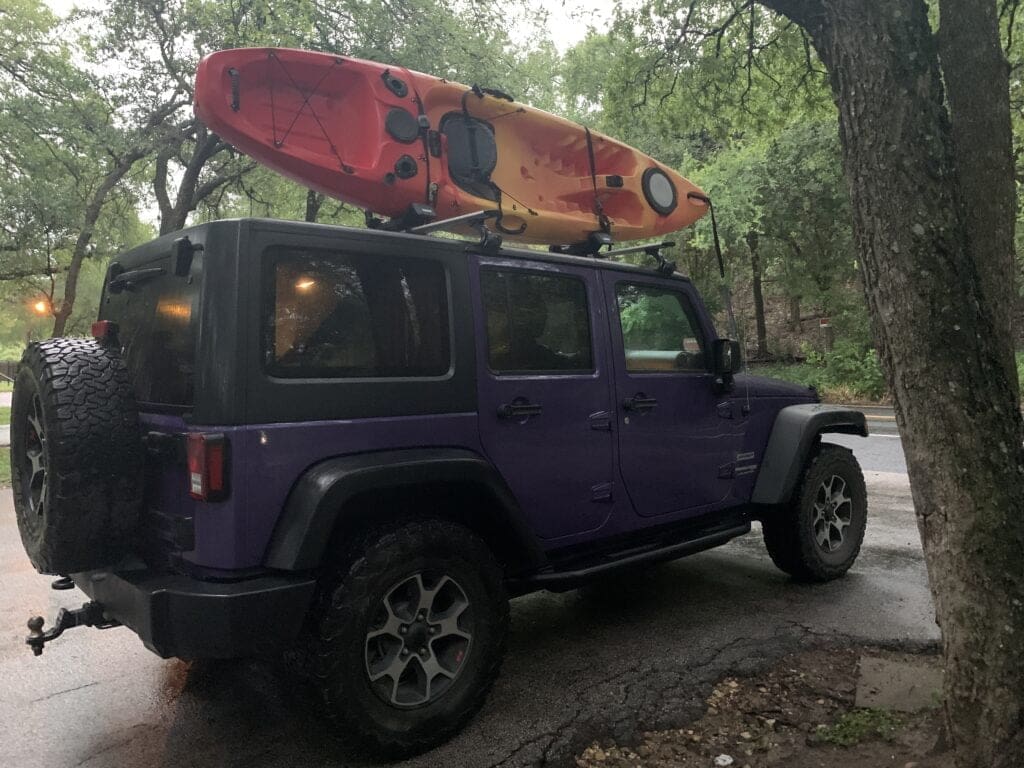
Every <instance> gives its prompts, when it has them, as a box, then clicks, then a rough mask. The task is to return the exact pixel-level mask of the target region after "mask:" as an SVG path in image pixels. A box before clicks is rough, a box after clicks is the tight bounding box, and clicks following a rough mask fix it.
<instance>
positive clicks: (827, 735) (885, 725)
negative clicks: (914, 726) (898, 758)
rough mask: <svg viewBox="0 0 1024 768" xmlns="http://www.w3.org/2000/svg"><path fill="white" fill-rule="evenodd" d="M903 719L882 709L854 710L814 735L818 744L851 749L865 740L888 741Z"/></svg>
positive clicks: (819, 729) (824, 726) (820, 728)
mask: <svg viewBox="0 0 1024 768" xmlns="http://www.w3.org/2000/svg"><path fill="white" fill-rule="evenodd" d="M902 725H903V719H902V718H901V717H900V716H899V715H897V714H895V713H893V712H889V711H888V710H884V709H855V710H853V711H852V712H847V713H846V714H844V715H843V716H842V717H840V718H839V721H838V722H837V723H835V725H823V726H820V727H819V728H818V730H817V731H816V732H815V733H814V740H815V741H817V742H819V743H825V744H835V745H836V746H840V747H852V746H853V745H854V744H859V743H860V742H862V741H865V740H866V739H884V740H885V741H889V740H890V739H892V738H893V736H895V735H896V733H897V731H899V729H900V728H901V727H902Z"/></svg>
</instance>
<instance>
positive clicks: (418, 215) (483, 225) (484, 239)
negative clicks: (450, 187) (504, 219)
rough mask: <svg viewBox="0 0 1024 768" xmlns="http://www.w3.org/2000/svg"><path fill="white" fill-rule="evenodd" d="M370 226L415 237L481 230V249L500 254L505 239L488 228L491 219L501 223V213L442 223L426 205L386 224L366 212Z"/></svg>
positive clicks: (479, 213) (475, 214)
mask: <svg viewBox="0 0 1024 768" xmlns="http://www.w3.org/2000/svg"><path fill="white" fill-rule="evenodd" d="M365 214H366V226H367V227H369V228H370V229H382V230H385V231H389V232H408V233H409V234H413V235H429V234H430V233H432V232H442V231H452V230H457V229H473V228H475V229H477V230H479V232H480V242H479V246H480V248H481V249H483V250H485V251H496V250H498V249H499V248H501V242H502V238H501V235H499V234H497V233H496V232H492V231H491V230H489V229H488V228H487V222H488V221H489V220H490V219H498V218H500V216H501V214H500V212H499V211H494V210H492V211H474V212H473V213H464V214H462V215H461V216H452V217H451V218H448V219H438V220H435V219H436V217H437V213H436V212H435V211H434V209H433V207H431V206H429V205H425V204H423V203H412V204H411V205H410V206H409V207H408V208H407V209H406V211H405V213H403V214H402V215H401V216H395V217H394V218H391V219H388V220H387V221H383V220H381V219H378V218H377V217H376V216H374V215H373V213H372V212H371V211H365Z"/></svg>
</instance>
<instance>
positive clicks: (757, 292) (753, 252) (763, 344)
mask: <svg viewBox="0 0 1024 768" xmlns="http://www.w3.org/2000/svg"><path fill="white" fill-rule="evenodd" d="M746 240H747V247H748V248H749V249H750V273H751V284H752V286H753V291H754V325H755V326H756V328H757V357H758V359H759V360H763V359H765V358H766V357H768V328H767V325H766V324H765V320H764V291H763V290H762V286H761V277H762V274H761V272H762V270H761V253H760V251H758V250H757V233H756V232H748V233H747V237H746Z"/></svg>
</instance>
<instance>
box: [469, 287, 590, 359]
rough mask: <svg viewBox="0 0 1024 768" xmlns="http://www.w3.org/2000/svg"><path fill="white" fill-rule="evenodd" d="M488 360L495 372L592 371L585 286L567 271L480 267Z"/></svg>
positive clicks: (588, 314)
mask: <svg viewBox="0 0 1024 768" xmlns="http://www.w3.org/2000/svg"><path fill="white" fill-rule="evenodd" d="M480 280H481V287H482V293H483V304H484V315H485V317H486V322H487V363H488V366H489V367H490V369H491V371H493V372H494V373H555V374H557V373H590V372H592V371H593V370H594V361H593V354H592V351H591V342H590V313H589V310H588V308H587V289H586V286H585V285H584V283H583V281H582V280H579V279H577V278H575V277H567V276H564V275H548V274H540V273H535V272H520V271H504V270H497V269H487V270H484V271H483V272H481V276H480Z"/></svg>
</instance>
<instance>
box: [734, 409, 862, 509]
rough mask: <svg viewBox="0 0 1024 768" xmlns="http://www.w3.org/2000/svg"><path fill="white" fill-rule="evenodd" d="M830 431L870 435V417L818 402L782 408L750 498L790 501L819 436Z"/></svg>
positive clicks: (754, 501)
mask: <svg viewBox="0 0 1024 768" xmlns="http://www.w3.org/2000/svg"><path fill="white" fill-rule="evenodd" d="M827 432H840V433H844V434H848V435H860V436H861V437H867V436H868V426H867V419H866V418H865V417H864V414H863V413H861V412H860V411H857V410H854V409H853V408H846V407H843V406H837V405H821V404H818V403H808V404H805V405H790V406H787V407H785V408H783V409H782V410H780V411H779V413H778V415H777V416H776V417H775V423H774V424H773V425H772V432H771V435H770V436H769V438H768V445H767V446H766V447H765V450H764V456H763V458H762V460H761V468H760V471H759V472H758V475H757V481H756V482H755V483H754V492H753V495H752V496H751V498H750V500H751V501H752V502H753V503H754V504H769V505H771V504H783V503H785V502H786V501H788V500H789V498H790V496H792V494H793V489H794V488H796V484H797V482H798V481H799V479H800V473H801V472H802V471H803V468H804V467H805V466H806V464H807V459H808V458H809V457H810V455H811V451H812V450H813V449H814V447H815V445H816V444H817V442H818V438H819V436H820V435H821V434H823V433H827Z"/></svg>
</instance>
